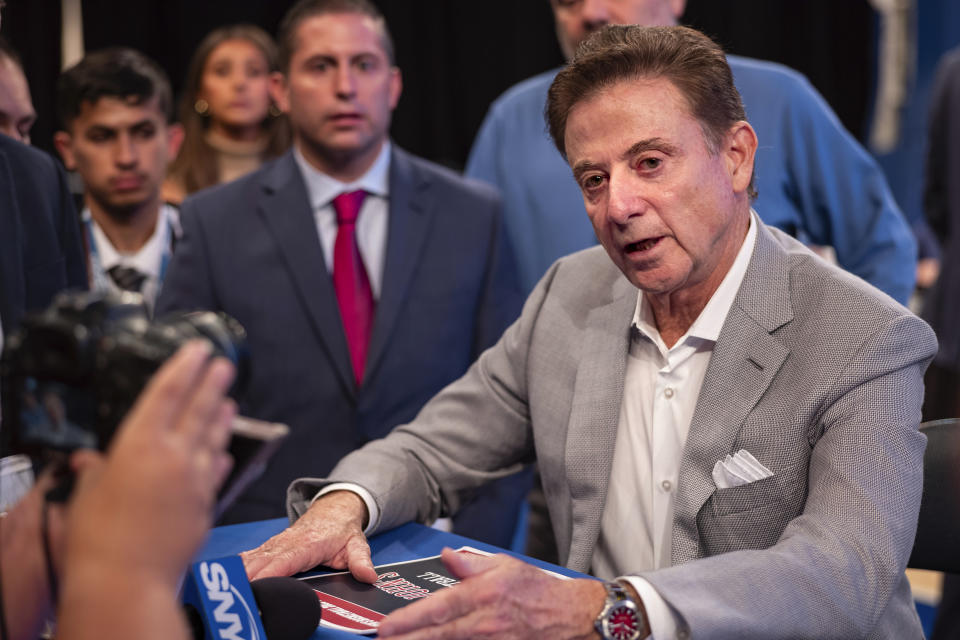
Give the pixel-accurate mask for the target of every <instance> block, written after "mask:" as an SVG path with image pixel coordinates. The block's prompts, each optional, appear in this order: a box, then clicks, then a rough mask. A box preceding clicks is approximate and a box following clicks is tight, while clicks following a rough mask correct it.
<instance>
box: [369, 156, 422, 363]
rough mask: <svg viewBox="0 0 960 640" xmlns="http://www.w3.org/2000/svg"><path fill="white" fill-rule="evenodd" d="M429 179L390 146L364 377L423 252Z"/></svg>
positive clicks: (378, 357)
mask: <svg viewBox="0 0 960 640" xmlns="http://www.w3.org/2000/svg"><path fill="white" fill-rule="evenodd" d="M429 186H430V185H429V182H427V180H426V178H425V177H424V176H423V174H422V173H421V172H419V171H417V169H416V167H415V166H414V164H413V163H412V162H411V160H410V157H409V156H408V155H407V154H406V153H405V152H404V151H402V150H400V149H397V148H396V147H394V149H393V154H392V157H391V159H390V214H389V222H388V223H387V224H388V229H387V255H386V258H385V259H384V266H383V286H382V287H381V289H380V300H378V301H377V310H376V315H375V316H374V321H373V331H372V333H371V336H370V348H369V350H368V351H367V364H366V371H365V373H364V377H365V378H366V379H370V378H371V377H372V376H373V375H374V374H375V373H376V368H377V366H378V365H379V363H380V361H381V360H382V358H383V354H384V351H385V350H386V347H387V345H388V344H389V340H390V334H391V333H392V331H393V327H394V325H395V324H396V322H397V316H398V315H399V314H400V311H401V309H402V307H403V303H404V300H405V298H406V295H407V290H408V289H409V287H410V282H411V281H412V280H413V274H414V273H415V272H416V269H417V265H418V264H419V262H420V258H421V256H422V254H423V248H424V243H425V242H426V239H427V235H428V231H429V228H430V221H431V220H432V218H433V215H434V213H435V210H436V202H435V199H434V198H433V196H432V195H431V193H430V191H429Z"/></svg>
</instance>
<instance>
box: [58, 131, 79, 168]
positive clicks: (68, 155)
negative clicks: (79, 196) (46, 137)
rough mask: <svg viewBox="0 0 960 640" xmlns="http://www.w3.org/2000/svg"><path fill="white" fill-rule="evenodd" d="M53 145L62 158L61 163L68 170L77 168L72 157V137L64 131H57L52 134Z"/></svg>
mask: <svg viewBox="0 0 960 640" xmlns="http://www.w3.org/2000/svg"><path fill="white" fill-rule="evenodd" d="M53 146H55V147H56V148H57V152H58V153H59V154H60V157H61V158H62V159H63V164H64V166H65V167H66V168H67V170H68V171H74V170H76V168H77V162H76V160H74V157H73V138H72V137H71V136H70V134H69V133H67V132H66V131H57V132H56V133H55V134H53Z"/></svg>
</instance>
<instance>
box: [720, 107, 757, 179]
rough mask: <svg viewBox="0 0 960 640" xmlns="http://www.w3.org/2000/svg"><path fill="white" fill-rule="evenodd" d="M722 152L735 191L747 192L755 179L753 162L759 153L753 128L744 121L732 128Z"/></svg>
mask: <svg viewBox="0 0 960 640" xmlns="http://www.w3.org/2000/svg"><path fill="white" fill-rule="evenodd" d="M722 152H723V156H724V159H725V162H726V165H727V171H728V172H729V173H730V181H731V184H732V186H733V190H734V191H736V192H737V193H744V192H746V191H747V189H748V188H749V186H750V179H751V178H752V177H753V160H754V156H755V155H756V153H757V134H756V132H754V130H753V127H751V126H750V124H749V123H748V122H746V121H744V120H740V121H739V122H737V123H736V124H734V125H733V126H732V127H730V131H729V132H728V133H727V139H726V148H725V149H723V150H722Z"/></svg>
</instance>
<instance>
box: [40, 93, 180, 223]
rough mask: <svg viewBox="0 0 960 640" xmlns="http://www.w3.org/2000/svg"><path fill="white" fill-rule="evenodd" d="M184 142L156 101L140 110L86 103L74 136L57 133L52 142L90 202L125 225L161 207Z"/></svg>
mask: <svg viewBox="0 0 960 640" xmlns="http://www.w3.org/2000/svg"><path fill="white" fill-rule="evenodd" d="M181 139H182V131H181V130H180V129H179V128H178V127H171V126H167V123H166V117H165V116H164V114H163V112H162V111H161V109H160V106H159V104H158V103H157V98H156V97H154V98H151V99H150V100H147V101H144V102H141V103H140V104H134V103H132V102H128V101H126V100H121V99H119V98H110V97H105V98H100V99H99V100H97V101H96V102H95V103H90V102H85V103H83V105H82V106H81V108H80V115H79V116H77V118H76V119H75V120H74V121H73V123H72V124H71V125H70V131H69V132H64V131H61V132H58V133H57V135H56V137H55V139H54V141H55V142H56V145H57V149H58V150H59V151H60V154H61V155H62V156H63V161H64V164H66V166H67V168H68V169H71V170H76V171H77V172H78V173H79V174H80V177H81V178H83V182H84V186H85V187H86V192H87V197H88V198H90V199H91V200H92V201H93V202H94V203H96V205H98V206H99V207H100V208H102V209H103V211H104V212H105V213H107V214H108V215H111V216H113V217H116V218H118V219H122V218H125V217H127V216H129V215H132V214H133V213H134V212H136V211H139V210H140V209H142V208H143V207H145V206H153V205H154V204H156V205H159V202H160V185H161V183H162V182H163V179H164V176H165V175H166V171H167V163H168V161H169V160H171V159H172V158H173V157H174V156H175V155H176V152H177V149H178V148H179V145H180V141H181Z"/></svg>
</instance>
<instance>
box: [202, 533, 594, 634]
mask: <svg viewBox="0 0 960 640" xmlns="http://www.w3.org/2000/svg"><path fill="white" fill-rule="evenodd" d="M287 525H288V521H287V520H286V519H285V518H277V519H275V520H263V521H261V522H247V523H243V524H233V525H227V526H224V527H216V528H215V529H213V530H212V531H211V532H210V537H209V538H208V539H207V542H206V544H204V545H203V547H202V548H201V549H200V551H199V552H197V555H196V558H195V560H197V561H199V560H210V559H213V558H219V557H222V556H228V555H234V554H237V553H240V552H241V551H246V550H247V549H252V548H253V547H256V546H257V545H259V544H260V543H261V542H263V541H264V540H266V539H267V538H269V537H270V536H272V535H274V534H277V533H280V532H281V531H283V529H284V528H285V527H286V526H287ZM461 546H471V547H476V548H477V549H482V550H484V551H490V552H492V553H507V554H509V555H512V556H514V557H517V558H520V559H521V560H524V561H525V562H529V563H530V564H532V565H534V566H538V567H540V568H542V569H548V570H550V571H555V572H556V573H560V574H562V575H565V576H570V577H575V578H582V577H586V576H584V575H583V574H581V573H578V572H576V571H571V570H569V569H566V568H564V567H559V566H557V565H554V564H550V563H549V562H543V561H541V560H536V559H534V558H528V557H526V556H524V555H521V554H519V553H514V552H511V551H506V550H504V549H501V548H499V547H495V546H493V545H489V544H484V543H482V542H477V541H476V540H471V539H470V538H465V537H463V536H458V535H456V534H453V533H446V532H444V531H439V530H437V529H431V528H430V527H425V526H423V525H421V524H416V523H408V524H405V525H403V526H400V527H397V528H396V529H392V530H390V531H386V532H384V533H381V534H379V535H376V536H374V537H372V538H371V539H370V551H371V553H372V554H373V563H374V564H375V565H379V564H387V563H391V562H400V561H403V560H412V559H414V558H420V557H426V556H435V555H438V554H439V553H440V551H441V550H442V549H443V548H444V547H454V548H456V547H461ZM357 637H358V636H356V635H354V634H351V633H347V632H345V631H338V630H335V629H325V628H323V627H321V628H319V629H317V631H316V632H315V633H314V634H313V635H312V636H311V640H329V639H333V638H354V639H355V638H357ZM368 637H369V636H368Z"/></svg>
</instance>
